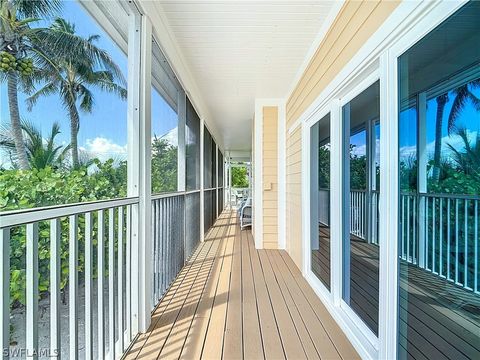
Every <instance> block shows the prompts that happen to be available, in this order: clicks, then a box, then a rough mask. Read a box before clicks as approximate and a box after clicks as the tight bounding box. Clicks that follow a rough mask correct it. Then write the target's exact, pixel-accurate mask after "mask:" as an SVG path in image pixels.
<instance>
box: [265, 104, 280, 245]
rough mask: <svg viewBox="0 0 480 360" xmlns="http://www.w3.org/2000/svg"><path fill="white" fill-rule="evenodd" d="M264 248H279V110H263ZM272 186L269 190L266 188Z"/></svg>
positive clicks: (272, 107)
mask: <svg viewBox="0 0 480 360" xmlns="http://www.w3.org/2000/svg"><path fill="white" fill-rule="evenodd" d="M262 141H263V149H262V158H263V167H262V172H263V185H264V190H263V210H264V211H263V247H264V248H265V249H277V248H278V230H277V229H278V216H277V199H278V166H277V162H278V159H277V156H278V150H277V149H278V108H277V107H276V106H268V107H264V108H263V139H262ZM268 185H269V186H271V188H270V189H269V190H267V189H266V188H267V187H268Z"/></svg>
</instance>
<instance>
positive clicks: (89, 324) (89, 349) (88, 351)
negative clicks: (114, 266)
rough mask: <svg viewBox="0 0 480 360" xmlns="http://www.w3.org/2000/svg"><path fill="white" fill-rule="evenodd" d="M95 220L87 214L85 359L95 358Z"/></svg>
mask: <svg viewBox="0 0 480 360" xmlns="http://www.w3.org/2000/svg"><path fill="white" fill-rule="evenodd" d="M92 230H93V220H92V213H90V212H88V213H86V214H85V359H87V360H91V359H93V311H92V310H93V309H92V304H93V285H92V282H93V242H92Z"/></svg>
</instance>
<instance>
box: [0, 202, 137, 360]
mask: <svg viewBox="0 0 480 360" xmlns="http://www.w3.org/2000/svg"><path fill="white" fill-rule="evenodd" d="M137 206H138V199H137V198H126V199H118V200H109V201H97V202H89V203H81V204H72V205H62V206H51V207H44V208H36V209H26V210H19V211H12V212H4V213H2V214H1V224H0V230H1V231H0V237H1V238H0V241H1V244H2V254H1V257H0V261H1V264H0V269H1V281H2V286H1V293H0V301H1V309H0V312H1V319H0V320H1V321H2V331H1V334H0V335H1V336H0V342H1V344H0V348H1V349H2V352H3V357H4V358H8V356H5V355H6V350H7V352H8V350H10V351H11V352H15V351H18V349H17V350H15V348H11V347H10V280H11V279H10V254H11V250H12V251H19V250H21V249H11V243H10V240H11V238H12V237H16V238H18V237H24V240H25V243H26V250H25V252H26V257H25V259H26V260H25V272H26V287H25V288H26V304H25V312H26V313H25V319H26V324H25V333H26V339H25V344H24V346H25V347H24V348H23V346H21V344H18V345H17V347H19V348H20V347H21V350H22V351H24V355H23V356H25V355H27V356H28V357H32V358H37V357H44V356H46V355H48V356H59V355H60V354H61V355H62V356H67V355H68V357H69V358H71V359H76V358H79V357H84V358H86V359H92V358H104V357H108V358H112V359H114V358H116V357H119V356H120V355H121V354H122V353H123V352H124V351H125V349H126V348H127V346H128V345H129V344H130V342H131V340H132V339H133V337H134V336H135V335H136V334H134V333H132V308H131V304H132V295H133V294H132V293H131V283H132V278H131V270H132V269H131V230H132V229H131V214H132V211H133V209H134V208H135V207H137ZM62 234H63V235H62ZM67 234H68V235H67ZM80 244H81V245H82V247H84V248H83V249H80ZM65 248H68V251H65V250H66V249H65ZM62 249H63V251H64V253H63V254H68V259H62ZM80 252H81V253H82V255H84V261H83V263H82V264H79V259H80V257H81V256H80ZM47 254H49V256H48V255H47ZM46 258H47V261H48V268H49V271H48V273H47V274H42V273H40V271H39V259H42V261H43V260H45V259H46ZM48 258H49V259H48ZM64 261H67V262H68V267H65V266H63V267H62V262H64ZM44 265H45V264H44ZM80 265H82V266H80ZM66 268H68V275H67V278H65V275H63V276H64V277H63V278H62V274H63V273H64V272H65V270H66ZM62 270H63V271H62ZM80 275H81V276H80ZM41 276H48V277H49V282H48V283H49V289H48V291H44V292H42V293H40V291H39V279H40V277H41ZM79 278H81V279H82V280H83V281H82V283H79ZM62 281H63V283H65V281H66V283H67V286H66V287H65V288H64V289H62V288H61V284H62ZM95 285H96V286H95ZM102 290H103V291H102ZM62 291H64V292H66V293H68V319H69V321H68V330H67V333H65V332H64V331H65V329H62V330H63V331H62V330H61V327H62V326H61V323H62V320H61V318H62V315H63V317H65V316H66V315H67V314H63V313H61V311H63V310H62V309H65V307H64V306H62V302H61V292H62ZM81 293H82V294H84V304H81V303H80V301H81V297H80V294H81ZM45 297H49V302H50V306H49V307H50V313H49V322H50V326H49V331H48V333H42V331H45V330H39V329H40V327H39V299H40V298H45ZM80 307H81V308H82V317H83V319H82V318H80V313H79V309H80ZM106 309H108V313H107V311H106ZM79 323H83V324H84V333H83V332H82V334H80V333H79ZM94 324H95V326H94ZM106 324H107V325H106ZM42 329H46V328H45V327H42ZM40 337H41V339H42V343H41V344H39V338H40ZM62 338H64V339H65V340H66V339H68V348H66V344H67V342H66V341H63V340H64V339H62ZM46 339H47V340H46ZM48 339H49V340H48ZM79 339H82V341H81V342H82V344H79ZM45 341H47V342H49V343H45ZM62 345H63V346H62ZM80 345H81V346H80ZM80 348H81V349H82V350H81V352H82V354H81V356H80V355H79V352H80V350H79V349H80Z"/></svg>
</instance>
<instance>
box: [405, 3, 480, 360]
mask: <svg viewBox="0 0 480 360" xmlns="http://www.w3.org/2000/svg"><path fill="white" fill-rule="evenodd" d="M479 19H480V2H470V3H467V4H466V5H464V6H463V7H462V8H460V9H459V10H458V11H457V12H456V13H454V14H453V15H452V16H450V17H449V18H448V19H447V20H446V21H444V22H443V23H442V24H440V25H439V26H438V27H437V28H436V29H434V30H433V31H432V32H430V33H429V34H428V35H427V36H425V37H424V38H423V39H422V40H421V41H419V42H418V43H417V44H416V45H414V46H413V47H412V48H410V49H409V50H408V51H406V52H405V53H404V54H403V55H402V56H401V57H400V58H399V60H398V69H399V72H398V77H399V124H398V125H399V170H400V179H399V182H400V186H399V188H400V198H399V217H400V218H399V224H400V226H399V228H400V232H399V235H398V254H399V257H398V264H399V287H398V290H399V309H398V311H399V315H398V316H399V318H398V324H399V327H398V357H399V358H400V359H407V358H409V359H480V284H479V281H480V277H479V266H478V265H479V264H478V263H479V253H480V249H479V246H480V238H479V236H480V231H479V230H480V229H479V227H480V217H479V216H480V21H479Z"/></svg>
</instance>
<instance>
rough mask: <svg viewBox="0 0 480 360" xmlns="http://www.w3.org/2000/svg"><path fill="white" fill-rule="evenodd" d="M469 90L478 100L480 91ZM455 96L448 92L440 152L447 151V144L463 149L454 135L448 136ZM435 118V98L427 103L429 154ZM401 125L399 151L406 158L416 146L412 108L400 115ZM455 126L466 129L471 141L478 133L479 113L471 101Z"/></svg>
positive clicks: (415, 126)
mask: <svg viewBox="0 0 480 360" xmlns="http://www.w3.org/2000/svg"><path fill="white" fill-rule="evenodd" d="M470 90H471V91H472V92H473V93H474V94H475V96H477V97H479V98H480V89H473V88H472V87H470ZM454 98H455V95H454V93H453V91H450V92H449V94H448V101H447V103H446V104H445V109H444V113H443V123H442V125H443V126H442V137H443V141H442V150H443V151H445V150H447V145H446V144H447V143H449V144H451V145H452V146H454V147H460V149H459V150H462V149H463V142H462V141H461V139H460V137H459V136H457V135H455V134H450V135H448V117H449V114H450V111H451V109H452V105H453V101H454ZM436 116H437V102H436V98H432V99H430V100H428V101H427V144H428V145H427V146H428V151H429V152H430V153H432V152H433V148H434V141H435V122H436ZM400 117H401V123H400V151H401V152H402V153H403V154H404V155H405V156H408V155H409V154H411V153H412V151H413V150H414V149H415V146H416V144H417V125H416V121H417V113H416V110H415V109H414V108H410V109H408V110H405V111H403V112H402V113H401V114H400ZM457 126H458V127H459V128H462V127H463V128H466V129H467V131H468V134H469V137H470V139H471V141H473V139H474V137H475V136H476V134H477V132H478V131H480V112H479V111H477V110H476V109H475V107H474V106H473V104H472V102H471V101H467V103H466V104H465V106H464V108H463V110H462V112H461V115H460V117H459V118H458V120H457Z"/></svg>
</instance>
